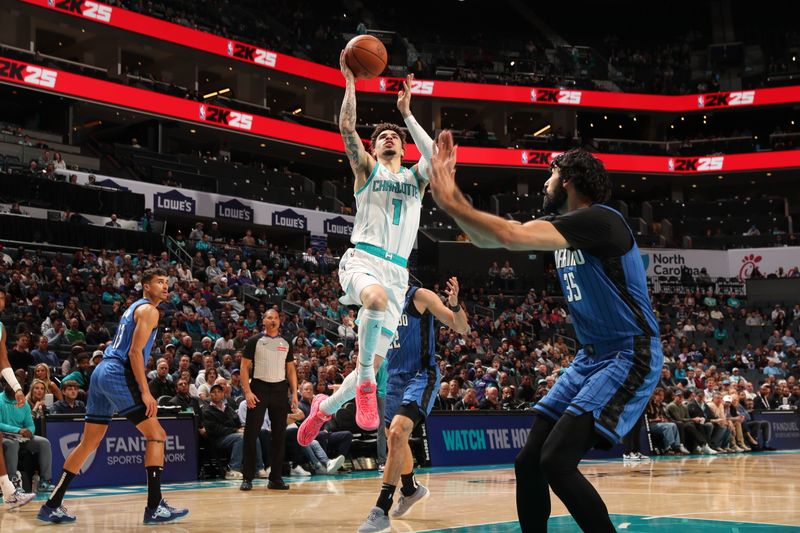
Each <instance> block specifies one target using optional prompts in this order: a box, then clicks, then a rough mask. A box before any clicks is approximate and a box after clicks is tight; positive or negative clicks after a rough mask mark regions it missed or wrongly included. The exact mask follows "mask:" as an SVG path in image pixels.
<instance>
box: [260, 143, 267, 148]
mask: <svg viewBox="0 0 800 533" xmlns="http://www.w3.org/2000/svg"><path fill="white" fill-rule="evenodd" d="M259 146H261V148H266V147H267V144H266V143H261V144H260V145H259Z"/></svg>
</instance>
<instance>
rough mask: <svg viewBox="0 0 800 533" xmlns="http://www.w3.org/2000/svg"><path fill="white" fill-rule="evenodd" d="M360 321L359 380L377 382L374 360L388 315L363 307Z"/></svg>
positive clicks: (361, 381)
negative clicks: (373, 366)
mask: <svg viewBox="0 0 800 533" xmlns="http://www.w3.org/2000/svg"><path fill="white" fill-rule="evenodd" d="M359 314H360V315H361V316H360V317H359V321H358V371H357V373H358V382H359V383H364V382H366V381H369V382H372V383H374V382H375V369H374V368H372V360H373V358H374V357H375V348H377V346H378V339H379V338H380V336H381V327H382V326H383V320H384V318H385V316H386V313H385V312H384V311H375V310H373V309H363V310H362V311H361V313H359Z"/></svg>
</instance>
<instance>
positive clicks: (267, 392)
mask: <svg viewBox="0 0 800 533" xmlns="http://www.w3.org/2000/svg"><path fill="white" fill-rule="evenodd" d="M262 324H263V325H264V333H259V334H258V335H254V336H253V337H251V338H250V339H248V341H247V344H246V345H245V348H244V357H243V358H242V368H241V371H242V388H243V389H244V397H245V400H246V401H247V419H246V420H245V425H244V458H243V459H244V461H243V465H242V474H243V477H244V479H243V480H242V486H241V487H240V488H241V490H250V489H252V488H253V477H254V476H255V462H256V440H257V439H258V433H259V431H260V429H261V425H262V424H263V423H264V415H265V411H266V410H268V411H269V420H270V423H271V425H272V432H271V433H272V435H271V438H272V441H271V444H272V446H271V452H272V457H271V458H270V459H271V461H272V470H271V471H270V473H269V483H268V484H267V487H268V488H270V489H274V490H288V489H289V485H287V484H286V483H284V482H283V479H282V478H281V473H282V471H283V455H284V451H285V448H286V442H285V437H286V417H287V415H288V414H289V403H290V402H291V405H292V409H293V410H294V409H296V408H297V373H296V371H295V365H294V356H293V355H292V346H291V344H290V343H289V342H288V341H287V340H286V339H284V338H283V337H281V336H280V329H281V317H280V315H279V314H278V312H277V311H276V310H274V309H270V310H268V311H267V312H266V313H264V320H263V322H262ZM251 367H252V369H253V371H252V374H253V379H252V381H251V380H250V368H251ZM287 396H288V397H287Z"/></svg>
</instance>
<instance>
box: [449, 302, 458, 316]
mask: <svg viewBox="0 0 800 533" xmlns="http://www.w3.org/2000/svg"><path fill="white" fill-rule="evenodd" d="M447 308H448V309H450V310H451V311H452V312H454V313H458V312H459V311H461V302H459V303H457V304H456V305H450V302H447Z"/></svg>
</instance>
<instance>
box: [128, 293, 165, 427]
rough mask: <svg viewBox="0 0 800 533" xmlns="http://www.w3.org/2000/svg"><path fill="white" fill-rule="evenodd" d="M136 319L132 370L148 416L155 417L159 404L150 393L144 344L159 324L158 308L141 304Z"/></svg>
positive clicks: (131, 356)
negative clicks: (145, 365)
mask: <svg viewBox="0 0 800 533" xmlns="http://www.w3.org/2000/svg"><path fill="white" fill-rule="evenodd" d="M133 317H134V320H135V321H136V328H135V329H134V330H133V339H132V340H131V349H130V351H129V352H128V359H129V360H130V362H131V370H133V377H134V378H135V379H136V384H137V385H139V390H140V391H141V393H142V402H144V405H145V407H146V408H147V416H148V418H150V417H153V416H155V415H156V414H157V412H158V404H157V403H156V399H155V398H153V395H152V394H150V387H149V386H148V384H147V374H146V372H145V368H144V346H145V344H147V339H148V338H149V337H150V333H151V332H152V331H153V330H154V329H155V328H156V326H158V318H159V315H158V309H156V307H155V306H154V305H141V306H139V308H138V309H136V311H135V312H134V313H133Z"/></svg>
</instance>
